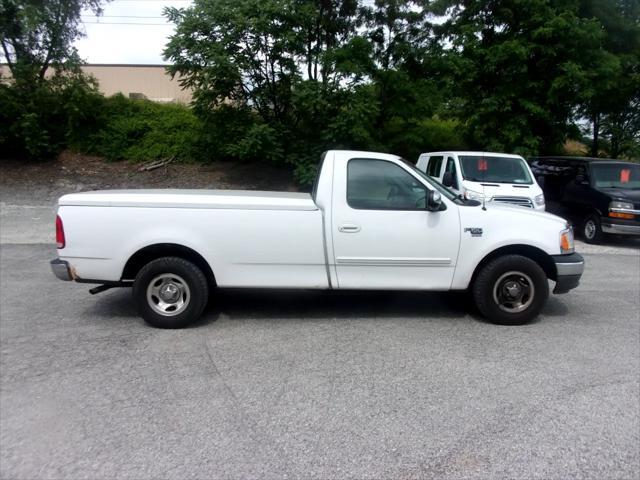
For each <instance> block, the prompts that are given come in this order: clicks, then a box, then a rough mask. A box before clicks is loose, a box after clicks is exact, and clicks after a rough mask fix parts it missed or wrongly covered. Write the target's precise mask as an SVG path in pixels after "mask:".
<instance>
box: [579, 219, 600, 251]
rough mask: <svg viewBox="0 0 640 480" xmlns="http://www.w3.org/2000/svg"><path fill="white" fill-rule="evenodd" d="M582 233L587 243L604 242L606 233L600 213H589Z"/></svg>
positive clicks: (583, 224)
mask: <svg viewBox="0 0 640 480" xmlns="http://www.w3.org/2000/svg"><path fill="white" fill-rule="evenodd" d="M582 235H583V236H584V241H585V242H587V243H592V244H598V243H602V240H603V237H604V233H603V232H602V225H601V224H600V218H599V217H598V215H588V216H587V217H585V219H584V221H583V223H582Z"/></svg>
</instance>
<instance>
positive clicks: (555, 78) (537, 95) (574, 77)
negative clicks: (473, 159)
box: [445, 0, 603, 153]
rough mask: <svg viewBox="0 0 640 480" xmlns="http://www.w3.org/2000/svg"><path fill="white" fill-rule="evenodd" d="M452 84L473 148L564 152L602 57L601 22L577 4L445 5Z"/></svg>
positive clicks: (470, 0) (464, 1)
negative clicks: (453, 56) (453, 68)
mask: <svg viewBox="0 0 640 480" xmlns="http://www.w3.org/2000/svg"><path fill="white" fill-rule="evenodd" d="M448 4H449V8H448V9H447V13H448V15H449V16H450V18H449V20H448V21H447V22H446V25H445V26H446V31H447V37H446V38H447V40H448V41H449V42H451V45H452V48H453V49H454V51H455V52H456V53H457V54H458V60H457V68H456V72H455V77H454V81H455V84H456V89H457V91H458V96H459V98H460V99H461V105H460V106H461V110H460V114H461V116H462V117H463V118H465V119H466V121H467V125H468V136H469V140H470V142H471V143H472V144H473V146H475V147H477V148H483V149H492V150H506V151H517V152H521V153H533V152H553V151H557V150H560V149H561V146H562V144H563V143H564V140H565V138H566V137H567V135H568V134H569V133H572V132H573V130H574V128H573V125H572V122H571V118H572V115H573V113H574V111H575V108H576V106H577V105H579V103H580V100H581V96H582V91H583V90H584V89H585V88H586V87H587V86H588V85H589V83H590V82H591V80H592V77H593V74H592V70H593V65H594V63H595V62H597V61H599V59H601V58H602V55H601V51H600V46H601V41H602V38H603V33H602V28H601V24H600V22H599V21H598V20H597V19H594V18H592V17H585V16H583V15H582V13H581V10H580V7H581V2H580V1H579V0H461V1H450V2H448Z"/></svg>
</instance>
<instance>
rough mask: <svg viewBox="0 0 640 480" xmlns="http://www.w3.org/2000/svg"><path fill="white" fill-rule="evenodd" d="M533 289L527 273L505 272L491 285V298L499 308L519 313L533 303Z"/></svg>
mask: <svg viewBox="0 0 640 480" xmlns="http://www.w3.org/2000/svg"><path fill="white" fill-rule="evenodd" d="M535 291H536V290H535V287H534V285H533V280H531V277H530V276H529V275H527V274H525V273H522V272H517V271H512V272H507V273H505V274H503V275H501V276H500V278H498V280H497V281H496V283H495V284H494V285H493V300H494V301H495V302H496V304H497V305H498V307H499V308H500V310H502V311H504V312H507V313H519V312H522V311H524V310H526V309H527V308H529V306H530V305H531V304H532V303H533V297H534V295H535Z"/></svg>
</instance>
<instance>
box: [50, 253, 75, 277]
mask: <svg viewBox="0 0 640 480" xmlns="http://www.w3.org/2000/svg"><path fill="white" fill-rule="evenodd" d="M49 264H50V265H51V271H52V272H53V274H54V275H55V276H56V277H58V278H59V279H60V280H64V281H67V282H68V281H71V280H73V277H72V276H71V270H70V269H69V263H68V262H66V261H64V260H60V259H59V258H54V259H53V260H51V262H49Z"/></svg>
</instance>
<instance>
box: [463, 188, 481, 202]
mask: <svg viewBox="0 0 640 480" xmlns="http://www.w3.org/2000/svg"><path fill="white" fill-rule="evenodd" d="M464 198H466V199H467V200H477V201H479V202H481V201H482V200H484V195H483V194H481V193H479V192H474V191H473V190H465V191H464Z"/></svg>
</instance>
